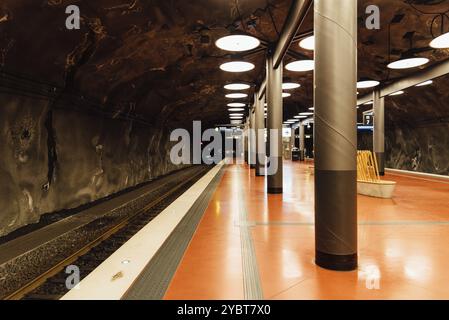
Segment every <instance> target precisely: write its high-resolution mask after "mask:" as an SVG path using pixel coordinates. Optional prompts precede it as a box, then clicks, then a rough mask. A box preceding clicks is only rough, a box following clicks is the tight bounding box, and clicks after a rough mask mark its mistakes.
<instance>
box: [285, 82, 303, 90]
mask: <svg viewBox="0 0 449 320" xmlns="http://www.w3.org/2000/svg"><path fill="white" fill-rule="evenodd" d="M299 87H301V85H300V84H299V83H294V82H286V83H283V84H282V89H283V90H292V89H298V88H299Z"/></svg>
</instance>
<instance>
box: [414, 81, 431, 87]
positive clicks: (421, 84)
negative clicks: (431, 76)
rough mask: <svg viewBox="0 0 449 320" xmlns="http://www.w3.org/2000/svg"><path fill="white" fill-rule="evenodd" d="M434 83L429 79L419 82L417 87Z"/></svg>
mask: <svg viewBox="0 0 449 320" xmlns="http://www.w3.org/2000/svg"><path fill="white" fill-rule="evenodd" d="M432 83H433V80H427V81H425V82H423V83H420V84H417V85H416V86H417V87H424V86H428V85H431V84H432Z"/></svg>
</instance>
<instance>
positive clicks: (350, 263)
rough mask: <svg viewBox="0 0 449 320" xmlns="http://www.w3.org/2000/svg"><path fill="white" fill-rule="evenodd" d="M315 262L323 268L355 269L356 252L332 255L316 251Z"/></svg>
mask: <svg viewBox="0 0 449 320" xmlns="http://www.w3.org/2000/svg"><path fill="white" fill-rule="evenodd" d="M315 263H316V264H317V265H318V266H319V267H321V268H324V269H328V270H333V271H354V270H357V266H358V258H357V253H355V254H351V255H345V256H340V255H334V254H328V253H323V252H320V251H316V258H315Z"/></svg>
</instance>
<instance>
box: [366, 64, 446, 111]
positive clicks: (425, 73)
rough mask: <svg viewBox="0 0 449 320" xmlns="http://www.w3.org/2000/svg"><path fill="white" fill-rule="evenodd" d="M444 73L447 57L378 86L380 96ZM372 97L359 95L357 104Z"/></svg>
mask: <svg viewBox="0 0 449 320" xmlns="http://www.w3.org/2000/svg"><path fill="white" fill-rule="evenodd" d="M446 74H449V59H447V60H444V61H442V62H439V63H436V64H435V65H433V66H431V67H429V68H426V69H423V70H420V71H417V72H415V73H413V74H411V75H409V76H407V77H404V78H402V79H399V80H397V81H395V82H393V83H391V84H389V85H387V86H384V87H381V88H379V90H380V97H381V98H383V97H386V96H389V95H390V94H392V93H395V92H398V91H401V90H406V89H408V88H411V87H414V86H416V85H417V84H420V83H423V82H426V81H427V80H432V79H435V78H439V77H442V76H444V75H446ZM372 99H373V97H372V95H371V94H367V95H365V96H363V97H360V98H359V99H358V100H357V105H358V106H360V105H363V104H364V103H367V102H369V101H371V100H372Z"/></svg>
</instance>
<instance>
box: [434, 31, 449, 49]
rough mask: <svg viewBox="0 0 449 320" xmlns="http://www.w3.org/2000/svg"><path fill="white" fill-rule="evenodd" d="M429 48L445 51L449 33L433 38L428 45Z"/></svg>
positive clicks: (447, 46) (448, 44)
mask: <svg viewBox="0 0 449 320" xmlns="http://www.w3.org/2000/svg"><path fill="white" fill-rule="evenodd" d="M430 46H431V47H432V48H435V49H447V48H449V32H448V33H444V34H442V35H441V36H439V37H437V38H435V39H433V40H432V42H431V43H430Z"/></svg>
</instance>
